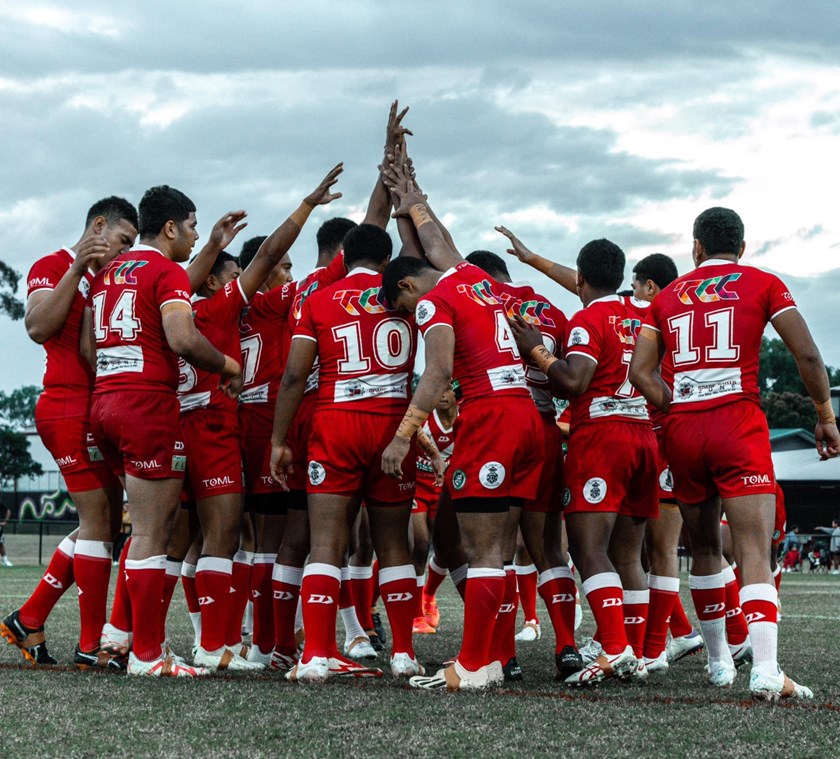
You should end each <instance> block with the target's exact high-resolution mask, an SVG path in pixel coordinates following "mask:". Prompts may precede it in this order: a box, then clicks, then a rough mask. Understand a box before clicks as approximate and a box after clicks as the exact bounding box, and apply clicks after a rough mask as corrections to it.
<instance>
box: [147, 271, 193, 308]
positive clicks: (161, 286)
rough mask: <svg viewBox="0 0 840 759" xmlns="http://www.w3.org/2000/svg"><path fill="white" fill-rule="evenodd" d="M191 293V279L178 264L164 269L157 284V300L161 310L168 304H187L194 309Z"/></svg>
mask: <svg viewBox="0 0 840 759" xmlns="http://www.w3.org/2000/svg"><path fill="white" fill-rule="evenodd" d="M191 292H192V288H191V287H190V278H189V276H187V272H186V271H184V269H182V268H181V267H180V266H178V265H177V264H173V265H172V266H166V267H165V268H163V269H162V270H161V272H160V274H159V275H158V277H157V281H156V282H155V300H156V301H157V304H158V307H159V308H163V307H164V306H165V305H167V304H168V303H185V304H186V305H187V306H190V308H192V304H191V302H190V293H191Z"/></svg>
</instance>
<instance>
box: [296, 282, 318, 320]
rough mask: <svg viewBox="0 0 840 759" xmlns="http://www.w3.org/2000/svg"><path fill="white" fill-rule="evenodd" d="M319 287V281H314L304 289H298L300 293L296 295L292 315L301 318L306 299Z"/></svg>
mask: <svg viewBox="0 0 840 759" xmlns="http://www.w3.org/2000/svg"><path fill="white" fill-rule="evenodd" d="M317 289H318V281H317V280H316V281H315V282H312V283H311V284H310V285H309V286H308V287H306V288H304V289H303V290H300V291H298V294H297V295H296V296H295V300H294V303H292V316H294V318H295V319H300V315H301V312H302V311H303V304H304V303H305V302H306V299H307V298H308V297H309V296H310V295H312V293H314V292H315V291H316V290H317Z"/></svg>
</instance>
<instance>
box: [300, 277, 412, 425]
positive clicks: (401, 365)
mask: <svg viewBox="0 0 840 759" xmlns="http://www.w3.org/2000/svg"><path fill="white" fill-rule="evenodd" d="M381 286H382V275H381V274H379V273H377V272H375V271H372V270H370V269H366V268H363V267H357V268H355V269H353V270H352V271H351V272H350V273H349V274H348V275H347V276H346V277H345V278H344V279H342V280H340V281H338V282H336V283H334V284H332V285H330V286H328V287H325V288H320V289H319V290H318V291H317V292H315V293H314V294H313V295H311V297H309V298H308V299H307V300H306V301H305V303H304V305H303V309H302V314H301V318H300V321H299V323H298V325H297V328H296V329H295V332H294V339H308V340H314V341H316V342H317V344H318V362H319V374H320V377H319V389H318V408H327V407H329V408H334V409H335V408H341V409H343V410H353V411H363V412H365V413H378V414H401V413H403V412H404V411H405V408H406V406H407V405H408V396H409V388H410V380H411V374H412V370H413V368H414V357H415V352H416V348H417V335H416V332H417V330H416V328H415V326H414V321H413V319H411V318H410V317H407V316H405V315H404V314H400V313H399V312H397V311H393V310H391V309H390V308H389V307H386V306H385V305H384V304H383V303H382V298H381V292H380V291H381Z"/></svg>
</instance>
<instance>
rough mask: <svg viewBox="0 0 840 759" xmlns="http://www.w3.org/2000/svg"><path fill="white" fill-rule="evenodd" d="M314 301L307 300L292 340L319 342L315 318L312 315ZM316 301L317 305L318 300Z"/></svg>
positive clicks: (315, 299) (311, 299)
mask: <svg viewBox="0 0 840 759" xmlns="http://www.w3.org/2000/svg"><path fill="white" fill-rule="evenodd" d="M312 301H313V298H307V299H306V300H305V301H304V303H303V310H302V311H301V312H300V319H298V323H297V325H296V326H295V331H294V334H293V335H292V339H294V338H303V339H305V340H314V341H315V342H317V341H318V333H317V332H316V331H315V318H314V314H313V313H312ZM314 301H315V303H317V302H318V298H317V297H316V298H314Z"/></svg>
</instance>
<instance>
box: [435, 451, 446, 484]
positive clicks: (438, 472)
mask: <svg viewBox="0 0 840 759" xmlns="http://www.w3.org/2000/svg"><path fill="white" fill-rule="evenodd" d="M448 466H449V462H448V461H445V460H444V459H443V458H442V457H441V456H435V457H434V458H433V459H432V469H433V470H434V472H435V487H436V488H440V487H443V477H444V475H445V474H446V468H447V467H448Z"/></svg>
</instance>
